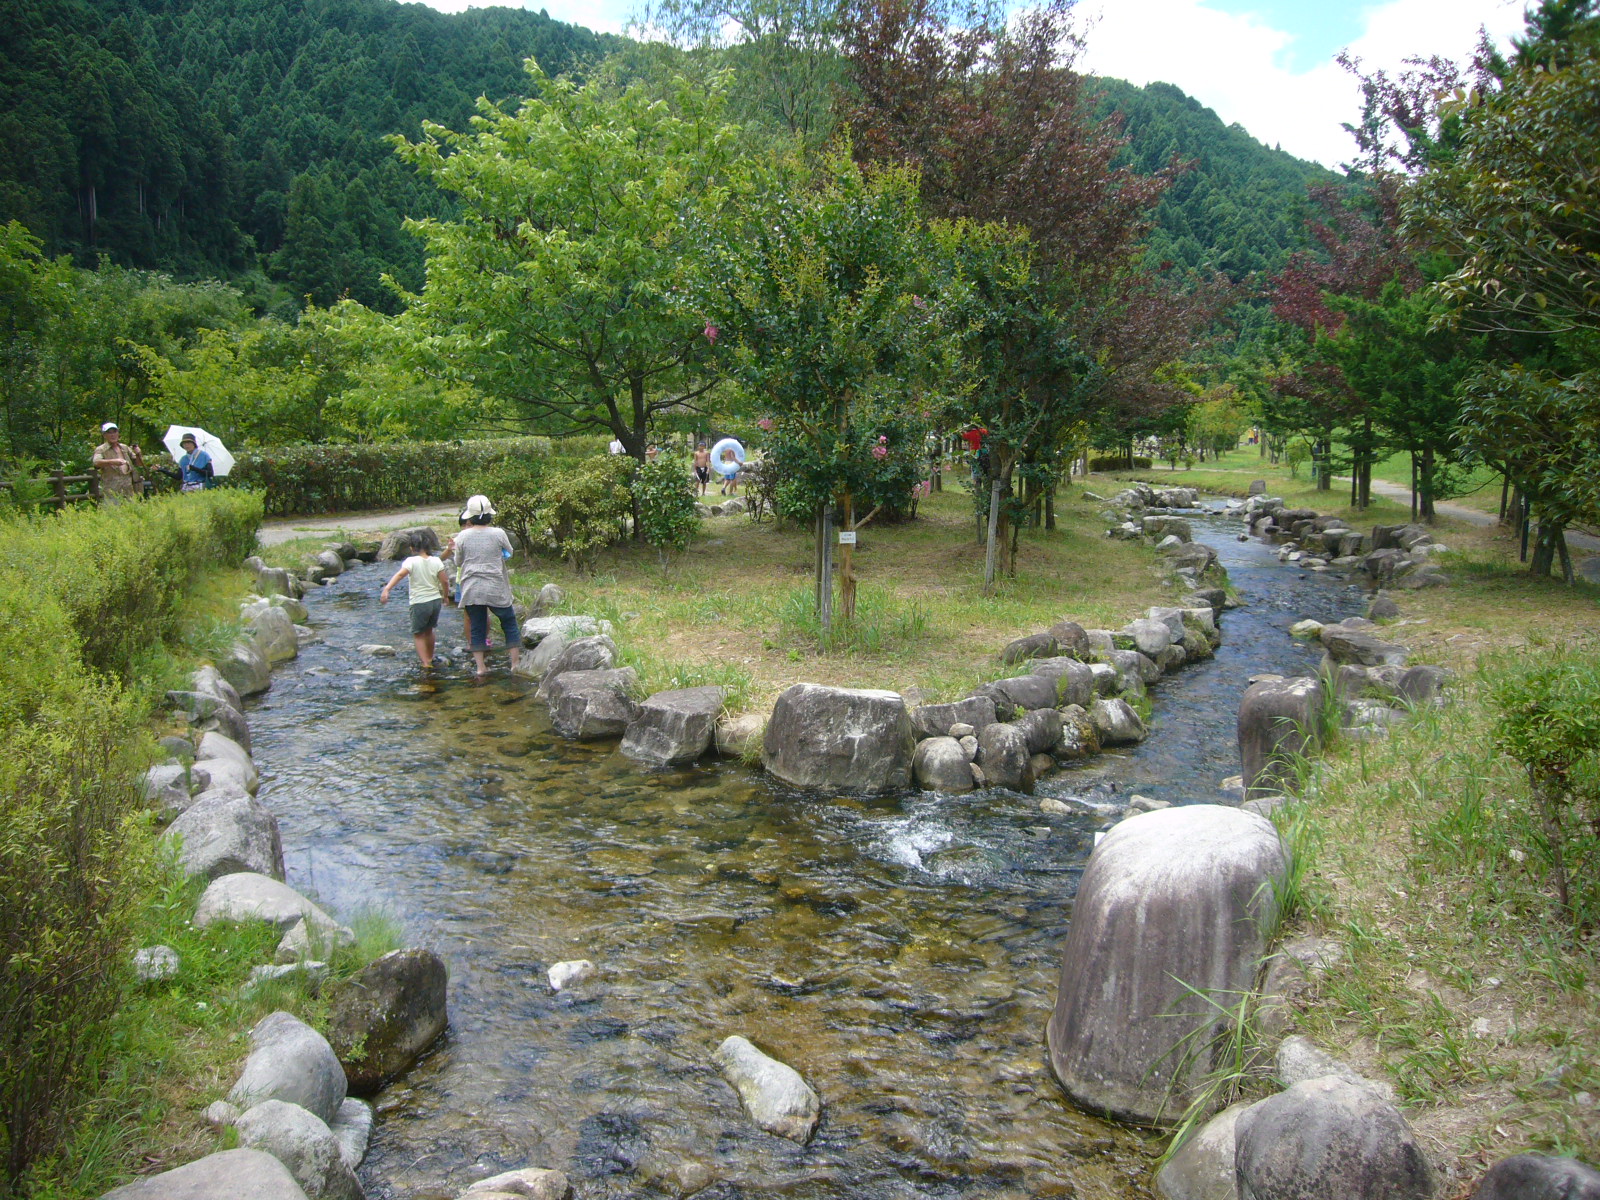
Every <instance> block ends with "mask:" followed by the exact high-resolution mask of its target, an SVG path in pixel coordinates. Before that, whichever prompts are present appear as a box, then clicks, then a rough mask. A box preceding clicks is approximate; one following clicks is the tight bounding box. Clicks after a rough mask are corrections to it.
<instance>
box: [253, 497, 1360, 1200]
mask: <svg viewBox="0 0 1600 1200" xmlns="http://www.w3.org/2000/svg"><path fill="white" fill-rule="evenodd" d="M1195 526H1196V535H1197V537H1198V538H1199V539H1200V540H1203V541H1206V542H1208V543H1210V544H1211V545H1212V546H1214V547H1215V548H1216V549H1217V551H1218V553H1219V554H1220V555H1221V558H1222V561H1223V564H1224V565H1225V566H1226V567H1227V568H1228V571H1229V573H1230V575H1231V577H1232V580H1233V584H1234V587H1235V588H1236V590H1237V591H1238V593H1239V594H1240V597H1241V599H1242V600H1243V601H1244V602H1245V606H1244V607H1242V608H1240V609H1237V610H1234V611H1230V612H1228V613H1227V614H1226V615H1225V616H1224V618H1223V630H1224V641H1223V645H1222V647H1221V649H1220V650H1219V651H1218V654H1217V657H1216V658H1215V659H1214V660H1212V661H1210V662H1207V663H1203V664H1199V665H1196V666H1194V667H1190V668H1187V669H1185V670H1183V671H1181V672H1179V673H1178V674H1177V675H1176V676H1173V677H1170V678H1168V679H1166V680H1164V681H1163V682H1162V683H1161V684H1160V685H1159V686H1158V687H1157V688H1156V690H1155V692H1154V696H1155V718H1154V723H1153V733H1152V736H1151V737H1150V739H1149V740H1148V741H1147V742H1146V743H1144V744H1143V745H1142V746H1140V747H1138V748H1137V749H1136V750H1134V751H1133V752H1132V753H1130V754H1108V755H1105V756H1103V757H1101V758H1099V759H1096V760H1093V761H1092V762H1091V763H1089V764H1087V765H1086V766H1085V767H1084V768H1082V769H1080V770H1076V771H1069V772H1063V773H1060V774H1057V775H1055V776H1052V777H1051V778H1049V779H1048V780H1046V781H1045V782H1043V783H1041V785H1040V787H1039V789H1038V793H1037V795H1035V796H1033V797H1026V796H1021V795H1018V794H1016V793H1012V792H1006V791H999V790H992V791H985V792H978V793H974V794H971V795H965V796H936V795H932V794H918V793H912V794H908V795H905V796H898V797H889V798H882V799H874V800H860V799H842V798H837V797H825V796H822V797H819V796H814V795H805V794H800V793H796V792H793V791H790V790H788V789H786V788H784V787H782V786H780V785H778V784H776V783H774V782H773V781H772V780H771V779H770V778H768V777H766V776H765V775H763V774H762V773H761V772H760V771H755V770H751V769H749V768H746V767H743V766H740V765H738V764H735V763H730V762H722V761H716V760H712V759H707V760H705V761H703V762H702V763H700V764H697V765H696V766H694V767H693V768H691V769H687V770H676V771H648V770H644V769H641V768H640V767H639V766H637V765H636V764H634V763H632V762H631V761H629V760H627V759H625V758H623V757H622V756H621V755H620V754H618V753H617V752H616V751H615V748H614V746H613V745H611V744H609V743H608V744H603V745H599V746H595V745H585V744H578V743H573V742H567V741H564V740H562V739H560V738H558V737H556V736H555V735H554V734H553V732H552V731H551V730H550V727H549V725H548V723H547V721H546V720H545V716H544V708H543V705H542V704H539V703H537V702H536V701H534V700H533V698H532V695H531V688H530V687H528V686H526V685H525V684H523V683H522V682H520V681H516V682H513V681H512V680H510V679H508V678H507V677H506V676H505V674H504V671H503V659H502V660H501V662H502V670H501V673H500V675H499V676H498V677H495V678H491V680H490V681H488V682H487V683H485V684H477V683H475V682H474V681H472V680H471V679H470V678H469V676H468V672H469V671H470V667H471V664H470V661H466V662H464V663H461V662H460V659H459V658H458V659H457V661H458V663H459V664H460V665H458V666H456V667H453V668H450V669H447V670H445V671H443V672H441V677H440V678H439V679H438V680H437V681H425V680H424V679H423V678H422V676H421V673H420V671H419V669H418V667H417V663H416V659H415V656H414V655H413V654H412V652H411V648H410V641H411V639H410V637H409V634H408V632H407V628H406V625H405V606H404V605H403V604H397V603H392V604H391V605H389V606H388V607H386V608H385V607H380V606H379V604H378V600H377V593H378V590H379V588H380V587H381V586H382V583H383V581H384V579H385V578H386V576H387V574H388V573H389V572H390V571H391V570H392V564H376V565H373V566H367V567H361V568H358V569H357V570H355V571H351V572H349V573H347V574H345V575H342V576H340V577H339V578H338V579H337V580H336V581H335V582H334V583H332V584H331V585H329V586H328V587H326V588H322V589H313V592H312V594H311V595H310V596H308V597H307V604H308V606H309V607H310V609H311V621H312V624H313V625H315V626H316V627H317V629H318V630H319V633H320V634H321V638H320V640H319V641H317V642H314V643H312V644H310V645H308V646H306V647H304V648H303V649H302V651H301V655H300V657H299V659H298V660H297V661H295V662H293V663H290V664H288V665H286V666H285V667H283V668H281V669H280V670H279V671H278V672H277V673H276V674H275V677H274V681H273V686H272V689H271V691H270V692H268V693H267V694H266V696H265V697H264V698H263V701H262V703H260V704H259V705H258V706H256V707H255V708H254V709H253V711H252V714H251V718H250V719H251V728H252V735H253V740H254V747H255V754H256V758H257V761H258V763H259V764H260V767H261V769H262V772H263V783H262V789H261V799H262V801H263V802H264V803H265V804H266V805H267V806H268V807H269V808H271V809H272V810H273V811H274V812H276V813H277V815H278V818H279V821H280V823H281V825H282V829H283V842H284V856H285V860H286V862H287V864H288V873H289V882H290V883H291V884H292V885H294V886H295V887H298V888H300V889H302V890H305V891H307V892H309V893H311V894H313V895H315V896H317V897H318V898H319V899H320V900H321V901H323V902H324V903H325V904H326V905H328V906H329V907H331V908H332V909H333V910H334V911H336V912H338V913H340V914H342V915H344V916H346V917H348V916H350V915H351V914H352V913H353V912H356V911H359V910H361V909H377V910H382V911H384V912H387V913H389V914H391V915H392V916H393V917H395V918H396V919H398V920H399V922H400V923H401V924H402V925H403V927H404V929H405V933H406V939H407V941H408V943H410V944H415V945H426V946H429V947H432V948H433V949H435V950H437V951H438V952H439V954H441V955H442V956H443V958H444V959H445V961H446V962H447V963H448V964H449V968H450V974H451V984H450V1013H451V1022H450V1030H449V1032H448V1034H447V1035H446V1039H445V1041H444V1042H443V1044H442V1045H441V1046H440V1047H439V1048H438V1049H437V1050H436V1051H435V1052H434V1053H433V1054H432V1055H431V1056H430V1057H428V1058H427V1059H426V1060H425V1061H424V1062H423V1063H422V1064H420V1065H419V1066H418V1067H417V1068H416V1069H414V1070H413V1071H412V1072H411V1073H409V1074H408V1075H407V1076H406V1077H405V1078H404V1079H402V1080H400V1081H399V1082H398V1083H396V1084H394V1085H391V1086H390V1087H389V1088H388V1089H386V1090H385V1091H384V1092H383V1093H382V1095H381V1096H380V1097H379V1100H378V1102H377V1109H378V1121H377V1128H376V1131H375V1133H374V1137H373V1142H372V1148H371V1152H370V1155H369V1157H368V1159H367V1162H366V1164H365V1165H364V1166H363V1168H362V1171H361V1175H362V1178H363V1181H364V1182H365V1184H366V1186H367V1191H368V1195H369V1196H372V1197H374V1200H378V1198H393V1200H436V1198H437V1200H443V1198H448V1197H453V1196H455V1195H456V1194H457V1193H458V1192H459V1191H460V1190H461V1189H462V1188H464V1187H465V1186H466V1185H467V1184H469V1183H471V1182H473V1181H474V1180H476V1179H479V1178H482V1177H483V1176H485V1175H487V1174H491V1173H494V1172H498V1171H501V1170H506V1169H510V1168H512V1167H521V1166H548V1167H557V1168H560V1169H561V1170H563V1171H565V1172H566V1173H567V1174H568V1175H569V1177H570V1178H571V1179H572V1181H573V1184H574V1188H575V1191H576V1194H577V1196H578V1197H579V1198H580V1200H596V1198H600V1197H607V1198H609V1197H623V1196H640V1197H654V1196H680V1195H686V1194H689V1193H691V1192H693V1193H696V1194H698V1195H700V1196H701V1197H704V1198H706V1200H711V1198H713V1197H715V1198H717V1200H725V1198H731V1197H740V1196H746V1195H756V1194H760V1195H763V1196H775V1197H793V1198H795V1200H800V1198H805V1200H811V1198H817V1200H821V1198H825V1197H826V1198H832V1197H845V1196H851V1197H865V1198H870V1200H880V1198H881V1200H889V1198H898V1197H907V1198H909V1197H951V1198H954V1197H968V1196H970V1197H983V1198H985V1200H991V1198H993V1200H1010V1198H1013V1197H1015V1198H1017V1200H1022V1198H1023V1197H1030V1198H1031V1197H1052V1196H1054V1197H1080V1196H1081V1197H1145V1196H1148V1195H1149V1192H1148V1190H1147V1185H1146V1180H1147V1178H1148V1174H1149V1169H1150V1161H1151V1159H1150V1151H1149V1149H1148V1148H1147V1147H1146V1146H1145V1144H1144V1142H1143V1141H1142V1140H1141V1139H1140V1138H1139V1137H1137V1136H1136V1135H1134V1134H1132V1133H1129V1132H1128V1131H1125V1130H1121V1129H1118V1128H1116V1127H1114V1126H1111V1125H1108V1124H1105V1123H1102V1122H1100V1121H1097V1120H1094V1119H1092V1118H1089V1117H1086V1116H1083V1115H1082V1114H1079V1113H1077V1112H1075V1111H1074V1110H1073V1109H1072V1108H1071V1107H1069V1106H1068V1105H1067V1104H1066V1103H1065V1101H1064V1100H1063V1098H1062V1096H1061V1093H1060V1091H1059V1088H1058V1087H1057V1086H1056V1084H1055V1082H1054V1080H1053V1078H1052V1077H1051V1075H1050V1073H1049V1071H1048V1068H1047V1067H1046V1066H1045V1061H1044V1046H1043V1029H1044V1024H1045V1021H1046V1018H1047V1017H1048V1016H1049V1013H1050V1009H1051V1006H1052V1005H1053V1003H1054V998H1055V981H1056V973H1057V968H1058V957H1057V956H1058V955H1059V952H1060V947H1061V944H1062V941H1063V936H1064V931H1065V928H1066V923H1067V918H1068V916H1069V914H1070V911H1071V901H1072V897H1073V895H1074V892H1075V890H1076V886H1077V880H1078V876H1079V873H1080V872H1081V870H1082V867H1083V864H1084V861H1085V859H1086V858H1087V856H1088V853H1089V849H1090V846H1091V844H1092V838H1093V832H1094V830H1096V829H1097V828H1099V827H1101V826H1102V825H1103V824H1104V823H1105V821H1106V819H1107V817H1108V816H1111V815H1113V814H1115V813H1117V812H1119V811H1120V810H1121V808H1122V807H1123V805H1124V804H1125V803H1126V798H1127V795H1128V794H1129V793H1133V792H1139V793H1143V794H1145V795H1149V796H1153V797H1157V798H1161V799H1166V800H1171V801H1173V802H1175V803H1182V802H1190V801H1202V800H1215V799H1216V798H1217V784H1218V781H1219V780H1221V779H1222V778H1223V777H1224V776H1227V775H1231V774H1235V773H1237V771H1238V769H1239V768H1238V755H1237V751H1236V749H1235V742H1234V720H1235V714H1236V712H1237V709H1238V702H1239V697H1240V696H1241V694H1242V693H1243V691H1244V688H1245V686H1246V678H1247V677H1248V676H1249V675H1251V674H1253V673H1256V672H1261V671H1283V672H1295V671H1300V670H1304V669H1307V668H1309V667H1310V666H1312V665H1314V663H1313V660H1312V658H1311V652H1310V651H1309V650H1308V649H1306V648H1304V647H1302V646H1299V645H1297V644H1295V643H1294V642H1293V641H1292V639H1290V638H1289V637H1288V635H1287V630H1288V627H1289V625H1290V624H1292V623H1293V622H1294V621H1296V620H1299V619H1300V618H1302V617H1307V616H1309V617H1315V618H1318V619H1321V620H1329V619H1334V620H1336V619H1338V618H1340V617H1343V616H1346V615H1349V614H1351V613H1354V612H1356V611H1358V609H1359V605H1360V595H1359V593H1358V592H1357V591H1356V590H1355V589H1353V588H1352V587H1350V586H1349V585H1347V584H1346V583H1345V582H1343V581H1342V580H1340V579H1339V578H1338V577H1336V576H1332V575H1328V576H1311V575H1306V574H1302V573H1301V572H1299V571H1297V570H1294V569H1292V568H1288V567H1284V566H1281V565H1279V564H1278V562H1277V561H1276V557H1275V554H1274V552H1273V551H1272V550H1271V549H1270V548H1268V547H1266V546H1263V545H1260V544H1259V543H1256V542H1254V541H1252V542H1249V543H1240V542H1238V541H1236V540H1235V538H1236V535H1237V534H1238V532H1239V531H1240V530H1241V529H1242V528H1243V525H1242V523H1241V522H1239V521H1238V520H1236V519H1233V518H1220V517H1218V518H1210V517H1202V518H1197V519H1196V520H1195ZM397 599H398V598H397ZM1063 615H1070V614H1063ZM1130 615H1132V614H1130ZM459 621H460V618H459V616H458V615H457V614H455V613H454V612H453V611H451V610H447V611H446V614H445V617H444V621H443V622H442V632H443V636H441V639H440V644H441V646H442V647H454V645H455V644H456V643H457V642H458V641H460V640H461V639H460V638H459V636H458V635H457V630H458V629H459ZM1026 632H1029V631H1028V630H1020V629H1019V630H1018V631H1017V633H1018V635H1019V636H1020V635H1021V634H1023V633H1026ZM621 636H626V631H625V630H624V631H621ZM369 642H388V643H391V644H393V645H395V646H396V647H397V648H399V649H400V654H399V656H397V657H396V658H388V659H384V658H376V659H375V658H370V657H368V656H366V655H363V654H361V653H359V652H358V651H357V649H356V647H358V646H359V645H361V644H363V643H369ZM996 649H998V647H996ZM1047 795H1049V796H1057V797H1060V798H1061V799H1064V800H1067V801H1068V802H1069V803H1070V804H1071V805H1072V807H1073V809H1074V812H1073V813H1072V814H1071V815H1064V816H1047V815H1045V814H1043V813H1041V812H1040V811H1039V807H1038V800H1039V798H1040V797H1042V796H1047ZM573 958H588V959H592V960H593V961H594V962H595V963H596V964H598V965H599V966H600V967H601V976H600V979H599V981H598V983H595V984H585V985H580V987H579V988H577V989H575V990H573V991H571V992H565V993H561V994H557V995H553V994H551V992H550V990H549V987H548V986H547V984H546V981H545V976H544V971H545V968H546V967H548V966H549V965H550V964H552V963H554V962H558V961H560V960H563V959H573ZM730 1033H741V1034H744V1035H746V1036H747V1037H749V1038H750V1039H751V1040H753V1041H754V1042H755V1043H756V1044H757V1045H758V1046H760V1047H761V1048H762V1049H764V1050H766V1051H768V1052H769V1053H771V1054H773V1055H775V1056H776V1057H778V1058H781V1059H783V1060H784V1061H786V1062H788V1063H790V1064H791V1065H792V1066H794V1067H795V1068H796V1069H798V1070H799V1071H800V1072H801V1073H802V1074H803V1075H805V1077H806V1078H807V1080H808V1081H809V1082H810V1083H811V1084H812V1086H813V1087H814V1088H816V1090H817V1092H818V1093H819V1094H820V1095H821V1097H822V1099H823V1104H824V1112H823V1120H822V1124H821V1127H820V1128H819V1130H818V1133H817V1136H816V1138H815V1139H814V1140H813V1141H812V1143H811V1144H810V1145H809V1146H807V1147H800V1146H796V1145H794V1144H792V1143H790V1142H787V1141H784V1140H782V1139H780V1138H776V1137H772V1136H769V1135H767V1134H764V1133H762V1132H760V1131H759V1130H757V1129H755V1128H754V1127H753V1126H751V1125H750V1123H749V1122H748V1121H747V1120H746V1118H745V1117H744V1114H743V1113H742V1111H741V1110H740V1107H739V1103H738V1100H737V1098H736V1097H735V1095H734V1093H733V1092H732V1090H731V1089H730V1088H729V1087H728V1086H727V1085H726V1084H725V1083H723V1082H722V1080H721V1078H720V1076H719V1075H718V1074H717V1072H716V1069H715V1068H714V1067H713V1066H712V1065H711V1064H710V1055H711V1051H712V1050H713V1049H714V1048H715V1047H716V1046H717V1044H718V1043H719V1042H720V1041H721V1040H722V1039H723V1038H724V1037H725V1036H727V1035H728V1034H730Z"/></svg>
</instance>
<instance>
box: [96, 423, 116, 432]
mask: <svg viewBox="0 0 1600 1200" xmlns="http://www.w3.org/2000/svg"><path fill="white" fill-rule="evenodd" d="M116 428H117V423H116V422H115V421H107V422H106V423H105V424H104V425H102V426H100V432H101V433H110V432H111V431H112V430H113V429H116ZM118 432H120V430H119V431H118Z"/></svg>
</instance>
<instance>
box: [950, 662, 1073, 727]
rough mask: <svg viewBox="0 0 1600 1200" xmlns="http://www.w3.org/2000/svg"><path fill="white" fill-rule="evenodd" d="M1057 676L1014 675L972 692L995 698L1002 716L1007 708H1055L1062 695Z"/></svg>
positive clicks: (976, 695) (997, 710) (1027, 710)
mask: <svg viewBox="0 0 1600 1200" xmlns="http://www.w3.org/2000/svg"><path fill="white" fill-rule="evenodd" d="M1056 678H1057V677H1056V676H1054V675H1014V676H1012V677H1011V678H1010V679H996V680H995V681H994V682H993V683H986V684H984V685H983V686H982V687H980V688H978V689H976V690H975V691H974V692H973V693H972V694H973V695H974V696H975V697H984V696H987V697H988V698H989V699H990V700H993V701H994V707H995V712H996V714H998V715H1001V716H1004V715H1005V714H1006V710H1007V709H1009V710H1011V711H1012V712H1015V711H1018V710H1020V711H1022V712H1031V711H1033V710H1034V709H1036V708H1054V707H1055V706H1056V704H1057V703H1058V702H1059V695H1060V690H1059V689H1058V688H1057V687H1056ZM968 724H971V722H968ZM974 728H976V726H974Z"/></svg>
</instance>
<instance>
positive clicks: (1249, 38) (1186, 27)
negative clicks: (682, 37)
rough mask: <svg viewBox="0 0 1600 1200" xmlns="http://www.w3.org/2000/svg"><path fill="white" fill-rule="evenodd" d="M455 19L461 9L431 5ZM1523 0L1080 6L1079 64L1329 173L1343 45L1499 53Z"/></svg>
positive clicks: (1347, 105)
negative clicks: (1166, 96) (1485, 38)
mask: <svg viewBox="0 0 1600 1200" xmlns="http://www.w3.org/2000/svg"><path fill="white" fill-rule="evenodd" d="M430 2H431V3H432V4H433V7H435V8H438V9H441V10H443V11H445V12H459V11H461V10H462V9H464V8H467V7H468V6H469V0H430ZM637 6H638V5H637V0H531V2H530V3H528V4H527V5H526V7H528V8H531V9H536V10H537V9H540V8H543V9H545V10H546V11H548V12H549V14H550V15H551V16H552V17H555V18H556V19H558V20H562V21H570V22H572V23H574V24H578V25H586V26H588V27H589V28H590V29H596V30H602V31H605V32H610V33H621V32H623V30H624V28H625V26H626V24H627V20H628V15H629V14H630V13H631V12H633V11H634V10H635V9H636V8H637ZM1522 10H1523V0H1377V2H1375V3H1367V4H1362V3H1356V2H1355V0H1136V2H1131V0H1079V4H1078V10H1077V11H1078V14H1079V17H1080V20H1081V21H1083V22H1085V23H1087V24H1088V25H1089V33H1088V49H1087V52H1086V54H1085V57H1084V59H1083V61H1082V62H1081V63H1080V64H1079V65H1080V66H1081V67H1083V68H1086V69H1088V70H1092V71H1095V72H1098V73H1100V74H1103V75H1111V76H1115V77H1116V78H1119V79H1127V80H1130V81H1131V82H1133V83H1138V84H1145V83H1153V82H1156V81H1158V80H1160V81H1163V82H1166V83H1172V84H1176V85H1177V86H1178V87H1180V88H1182V89H1183V90H1184V91H1185V92H1187V93H1188V94H1189V95H1191V96H1193V97H1195V98H1196V99H1197V100H1199V101H1200V102H1201V103H1202V104H1205V105H1207V106H1208V107H1210V108H1212V109H1215V110H1216V112H1217V115H1218V116H1220V117H1221V118H1222V119H1223V120H1224V121H1227V122H1230V123H1232V122H1237V123H1238V124H1240V125H1242V126H1244V127H1245V128H1246V129H1247V130H1249V131H1250V132H1251V133H1252V134H1253V135H1255V137H1256V138H1258V139H1259V140H1261V141H1262V142H1265V143H1266V144H1267V145H1269V146H1273V145H1281V146H1282V147H1283V148H1284V149H1285V150H1287V151H1289V152H1290V153H1291V154H1296V155H1298V156H1299V157H1301V158H1309V159H1313V160H1315V161H1317V162H1321V163H1325V164H1326V165H1328V166H1330V167H1337V166H1338V165H1339V164H1340V163H1342V162H1346V161H1348V160H1349V159H1350V158H1351V157H1352V156H1353V154H1354V151H1355V147H1354V145H1353V143H1352V142H1351V141H1350V137H1349V135H1348V134H1346V133H1345V132H1344V131H1343V130H1342V129H1341V128H1340V127H1339V126H1340V123H1341V122H1344V121H1354V120H1355V119H1356V117H1357V116H1358V115H1359V108H1358V105H1359V100H1360V97H1359V93H1358V91H1357V86H1356V82H1355V80H1354V79H1353V77H1351V76H1350V75H1349V74H1348V73H1347V72H1345V71H1344V70H1343V69H1342V68H1340V67H1339V66H1338V64H1336V63H1335V62H1334V61H1333V57H1334V55H1335V54H1337V53H1338V52H1339V51H1340V50H1341V49H1343V48H1345V47H1348V48H1349V49H1350V50H1351V51H1352V52H1353V53H1354V54H1355V55H1357V56H1358V57H1359V58H1360V59H1361V60H1362V62H1363V63H1365V64H1366V65H1367V66H1369V67H1388V68H1391V69H1393V68H1397V67H1399V66H1400V65H1401V63H1402V62H1403V60H1404V59H1406V58H1407V57H1408V56H1411V55H1423V56H1426V55H1433V54H1442V55H1444V56H1446V57H1448V58H1454V59H1457V60H1458V61H1464V60H1465V59H1466V58H1467V57H1468V56H1469V55H1470V54H1471V52H1472V48H1473V46H1474V45H1475V44H1476V40H1477V34H1478V28H1479V27H1480V26H1484V27H1486V28H1487V29H1488V30H1489V33H1490V34H1491V35H1492V36H1493V37H1494V38H1495V40H1496V41H1497V42H1499V43H1501V44H1502V45H1503V44H1504V43H1505V42H1506V40H1507V39H1508V38H1509V36H1510V35H1511V34H1512V33H1514V32H1516V31H1518V30H1520V29H1521V28H1522Z"/></svg>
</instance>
